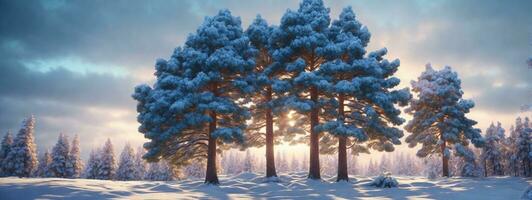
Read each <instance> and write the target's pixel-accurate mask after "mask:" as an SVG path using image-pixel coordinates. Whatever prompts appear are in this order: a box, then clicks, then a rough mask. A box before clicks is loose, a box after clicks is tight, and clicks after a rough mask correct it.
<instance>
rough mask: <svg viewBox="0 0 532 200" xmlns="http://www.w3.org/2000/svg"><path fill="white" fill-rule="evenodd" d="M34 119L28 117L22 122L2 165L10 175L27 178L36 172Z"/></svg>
mask: <svg viewBox="0 0 532 200" xmlns="http://www.w3.org/2000/svg"><path fill="white" fill-rule="evenodd" d="M34 129H35V117H33V115H32V116H30V117H28V118H27V119H25V120H24V121H23V122H22V127H21V128H20V130H19V132H18V134H17V136H16V137H15V139H14V140H13V145H12V146H11V150H10V151H9V153H8V154H7V156H6V159H5V161H4V165H5V166H6V168H7V171H8V172H11V173H10V175H14V176H18V177H29V176H31V175H33V174H34V173H35V170H37V165H38V160H37V147H36V146H35V141H34V140H35V139H34V136H33V134H34Z"/></svg>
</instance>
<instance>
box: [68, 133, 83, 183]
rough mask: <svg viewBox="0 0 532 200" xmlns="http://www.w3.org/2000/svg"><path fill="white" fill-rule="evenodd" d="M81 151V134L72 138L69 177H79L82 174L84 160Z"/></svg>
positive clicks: (69, 155)
mask: <svg viewBox="0 0 532 200" xmlns="http://www.w3.org/2000/svg"><path fill="white" fill-rule="evenodd" d="M80 153H81V152H80V149H79V136H78V135H75V136H74V139H72V145H71V146H70V152H69V154H68V162H67V177H69V178H78V177H80V176H81V171H82V170H83V161H82V160H81V157H80Z"/></svg>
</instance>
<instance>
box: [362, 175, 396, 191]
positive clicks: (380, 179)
mask: <svg viewBox="0 0 532 200" xmlns="http://www.w3.org/2000/svg"><path fill="white" fill-rule="evenodd" d="M369 185H370V186H375V187H380V188H392V187H398V186H399V182H397V179H395V178H393V177H392V173H390V172H383V173H382V174H381V175H379V176H377V177H375V179H373V181H371V183H369Z"/></svg>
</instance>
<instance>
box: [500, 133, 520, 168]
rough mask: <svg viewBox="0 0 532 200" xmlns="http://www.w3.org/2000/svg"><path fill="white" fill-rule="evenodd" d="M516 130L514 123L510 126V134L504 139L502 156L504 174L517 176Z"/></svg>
mask: <svg viewBox="0 0 532 200" xmlns="http://www.w3.org/2000/svg"><path fill="white" fill-rule="evenodd" d="M516 144H517V132H516V131H515V128H514V125H512V126H510V135H509V136H508V137H507V138H506V140H504V153H503V154H504V157H505V158H506V159H505V162H506V166H507V167H506V174H507V175H510V176H519V164H518V160H517V155H516V152H517V145H516Z"/></svg>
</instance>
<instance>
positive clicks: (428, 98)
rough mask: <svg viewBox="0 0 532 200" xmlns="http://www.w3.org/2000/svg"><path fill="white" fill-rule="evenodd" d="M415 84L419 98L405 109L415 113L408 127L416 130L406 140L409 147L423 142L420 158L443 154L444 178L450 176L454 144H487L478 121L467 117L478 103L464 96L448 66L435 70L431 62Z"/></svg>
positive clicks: (413, 86) (458, 80)
mask: <svg viewBox="0 0 532 200" xmlns="http://www.w3.org/2000/svg"><path fill="white" fill-rule="evenodd" d="M411 84H412V90H413V91H414V92H415V93H417V98H413V99H412V100H411V101H410V107H408V108H407V109H406V110H405V111H406V112H407V113H408V114H410V115H413V119H412V120H410V121H409V122H408V124H407V125H406V126H405V127H404V128H405V130H406V131H408V132H410V133H412V134H410V135H409V136H408V137H406V140H405V141H406V142H407V143H408V144H409V147H415V146H416V145H417V144H418V143H421V144H422V145H423V146H422V147H421V149H420V150H418V151H417V156H419V157H426V156H428V155H430V154H440V155H443V156H442V168H443V171H442V173H443V176H444V177H449V166H448V160H449V156H450V155H451V149H450V148H451V147H452V146H453V145H454V146H455V147H457V146H468V144H469V141H471V142H472V143H473V144H474V145H475V147H477V148H478V147H481V146H482V145H483V144H484V139H483V138H482V136H481V135H480V130H479V129H477V128H474V127H473V126H474V125H475V124H476V123H477V122H476V121H474V120H471V119H468V118H467V117H466V116H465V114H466V113H469V111H470V109H471V108H473V107H474V105H475V104H474V103H473V101H471V100H465V99H462V95H463V91H462V89H461V81H460V79H459V78H458V74H457V73H456V72H454V71H452V69H451V67H448V66H446V67H445V68H444V69H442V70H434V69H433V68H432V66H431V65H430V64H427V66H426V70H425V71H424V72H423V73H422V74H421V76H419V77H418V80H417V81H412V82H411ZM456 144H461V145H456ZM456 150H458V149H456ZM458 155H465V154H458Z"/></svg>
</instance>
